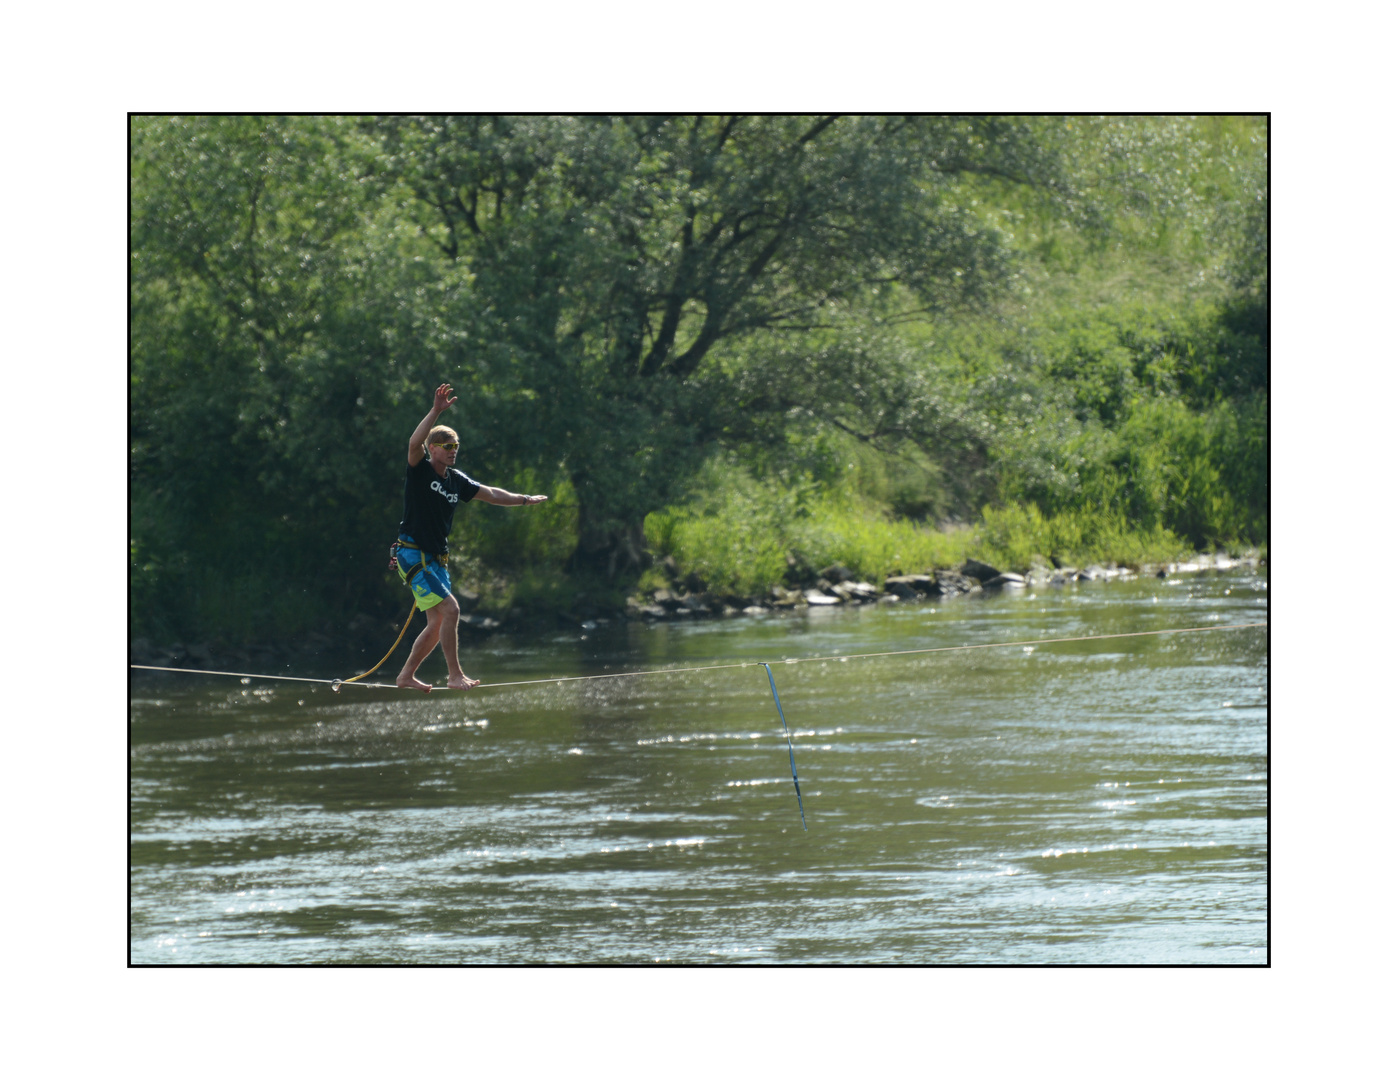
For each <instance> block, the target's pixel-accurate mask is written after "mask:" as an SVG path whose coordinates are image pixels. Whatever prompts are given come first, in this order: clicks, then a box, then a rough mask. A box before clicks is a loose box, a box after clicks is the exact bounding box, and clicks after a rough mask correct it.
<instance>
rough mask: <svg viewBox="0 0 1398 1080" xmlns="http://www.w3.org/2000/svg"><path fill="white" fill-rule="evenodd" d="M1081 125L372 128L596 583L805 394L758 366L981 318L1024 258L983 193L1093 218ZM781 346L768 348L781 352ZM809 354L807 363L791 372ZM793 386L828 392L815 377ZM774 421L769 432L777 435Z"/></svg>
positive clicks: (706, 120) (506, 423)
mask: <svg viewBox="0 0 1398 1080" xmlns="http://www.w3.org/2000/svg"><path fill="white" fill-rule="evenodd" d="M1060 127H1061V125H1058V124H1057V122H1056V121H1052V120H1034V119H1015V118H1002V117H912V118H910V117H835V116H823V117H786V116H777V117H773V116H756V117H744V116H722V117H720V116H689V117H673V116H661V117H641V116H630V117H584V118H576V117H529V118H512V117H404V118H394V119H390V120H379V121H373V122H371V123H369V124H368V125H367V129H368V130H369V131H371V132H372V133H373V134H374V135H375V136H376V137H379V138H381V139H382V141H383V145H384V149H385V153H384V158H383V163H384V168H385V171H386V173H387V174H389V175H391V176H393V177H395V178H398V179H401V181H402V182H403V183H404V184H405V185H406V186H407V187H408V188H409V189H410V190H411V191H412V192H413V194H414V196H415V198H416V206H417V209H416V211H415V215H416V221H417V224H418V226H419V228H420V229H421V230H422V233H423V235H425V236H427V237H430V238H431V239H432V240H433V242H434V243H435V244H436V245H437V248H438V250H439V251H440V253H441V255H442V257H443V259H444V260H446V261H447V262H449V263H451V264H453V266H454V267H455V269H454V270H453V271H452V272H453V273H455V274H456V275H457V279H458V280H460V281H461V283H462V287H461V289H460V291H459V293H457V295H456V297H455V299H456V301H457V302H456V303H455V305H454V306H453V307H452V309H451V310H450V312H449V314H448V315H447V317H448V318H449V319H451V320H454V323H455V324H456V325H458V326H460V327H462V328H463V337H464V339H465V341H466V344H467V347H466V348H464V349H463V351H462V354H461V362H462V364H463V365H465V366H466V367H467V368H468V370H469V371H470V372H471V375H472V381H473V383H474V384H475V385H477V386H479V387H482V388H488V390H489V391H490V392H492V393H493V394H494V395H495V396H494V397H493V398H492V404H493V405H495V406H496V408H494V410H493V411H492V414H491V415H490V416H482V417H480V418H479V419H480V420H481V423H482V424H483V425H485V426H487V427H489V428H490V429H491V437H492V438H494V439H497V440H499V441H500V442H502V443H503V444H505V445H509V446H510V447H511V448H512V450H513V452H514V453H515V454H516V455H517V456H518V457H519V459H520V460H521V461H527V462H528V463H530V464H533V465H539V466H544V467H549V466H554V467H558V466H560V465H561V467H562V468H563V469H564V470H565V471H566V473H567V476H568V478H569V480H570V481H571V483H572V487H573V490H574V491H575V492H576V494H577V498H578V502H579V537H578V547H577V551H576V553H575V556H574V565H575V566H579V567H582V566H587V567H591V568H594V569H600V570H604V571H606V572H608V573H615V572H616V570H617V569H618V568H619V567H621V566H624V565H626V564H628V563H630V564H634V563H636V562H638V561H639V559H640V557H641V552H642V549H643V542H644V538H643V533H642V528H641V523H642V521H643V519H644V517H645V514H646V513H647V512H648V511H650V510H653V509H657V508H658V507H660V506H663V505H664V504H665V503H666V501H668V500H669V499H670V498H672V497H673V496H674V495H675V494H676V493H677V491H678V485H680V484H681V483H682V482H683V481H684V480H685V479H686V478H687V477H688V476H690V475H692V474H693V472H694V470H695V468H696V467H697V464H698V462H699V461H700V460H702V459H703V458H704V457H705V456H707V454H708V453H709V452H710V451H711V450H712V448H713V447H714V445H715V444H716V443H717V442H718V441H721V440H722V439H724V438H726V437H727V438H732V437H735V436H737V437H741V436H743V435H746V434H749V433H751V431H752V429H753V426H754V425H755V424H758V423H761V422H762V421H763V420H764V419H766V420H771V419H772V418H773V417H779V416H780V415H781V410H782V409H784V408H786V407H787V406H788V405H789V401H790V395H786V394H781V393H771V392H766V391H763V390H761V389H757V390H755V391H754V390H753V388H752V383H751V380H746V381H744V380H741V379H739V378H737V377H736V373H737V371H738V370H739V369H740V368H741V366H742V356H741V354H740V353H739V349H740V348H741V349H742V350H745V351H747V352H751V351H754V350H760V349H762V348H764V347H766V348H771V347H773V343H774V342H778V341H780V340H782V339H784V338H785V339H789V338H791V337H792V336H794V335H795V334H797V333H803V334H804V333H810V332H812V331H816V330H825V331H830V330H832V329H833V328H837V327H839V326H840V325H841V324H842V323H843V322H847V321H848V320H847V315H848V313H849V311H850V310H851V309H853V308H856V307H857V308H859V309H861V310H863V311H866V312H869V313H873V314H879V315H882V316H884V317H892V316H895V315H908V314H910V313H918V314H920V315H922V316H927V315H928V314H931V313H936V312H942V311H946V310H949V309H953V308H957V307H962V306H966V305H970V304H975V303H977V302H979V301H984V300H986V299H987V298H989V297H992V296H994V295H995V294H996V290H997V289H999V288H1001V287H1003V286H1004V285H1005V284H1006V283H1007V282H1008V281H1010V280H1011V278H1012V274H1013V264H1012V260H1011V258H1010V249H1009V245H1008V243H1007V238H1006V237H1005V236H1004V235H1003V232H1002V230H1001V229H1000V228H999V227H998V225H997V224H996V223H995V221H994V220H993V219H992V218H991V217H990V216H988V215H987V214H986V213H985V212H984V210H983V208H981V207H980V206H978V205H976V200H975V199H974V198H973V197H971V196H970V195H968V194H967V192H966V191H965V190H964V189H963V187H962V186H961V182H962V180H963V179H964V178H966V177H968V176H981V177H985V178H988V179H990V180H993V181H994V182H996V183H999V184H1007V183H1013V184H1019V185H1024V186H1027V187H1032V188H1033V189H1034V190H1036V191H1038V192H1041V193H1042V195H1043V196H1044V198H1045V199H1046V200H1047V201H1048V202H1050V203H1053V204H1055V205H1058V206H1059V207H1060V208H1061V209H1063V210H1065V211H1067V212H1076V210H1075V208H1081V207H1082V206H1086V205H1088V203H1087V202H1086V201H1085V200H1082V199H1081V198H1079V197H1078V195H1077V193H1076V189H1075V188H1074V187H1073V182H1072V177H1071V176H1070V171H1069V169H1068V168H1067V166H1066V164H1065V161H1066V157H1065V153H1064V141H1063V138H1062V134H1063V133H1062V131H1061V130H1060ZM764 343H765V344H764ZM787 351H788V352H789V351H790V350H789V349H788V350H787ZM778 377H780V378H783V379H786V380H802V379H805V378H807V374H806V372H804V371H803V369H802V365H801V364H800V363H799V362H794V363H789V364H787V365H785V369H784V370H783V371H781V372H780V373H779V375H778ZM759 414H760V415H759Z"/></svg>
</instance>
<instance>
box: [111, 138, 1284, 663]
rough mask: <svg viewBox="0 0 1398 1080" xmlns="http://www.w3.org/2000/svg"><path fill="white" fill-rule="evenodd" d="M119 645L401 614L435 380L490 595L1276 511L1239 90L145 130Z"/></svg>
mask: <svg viewBox="0 0 1398 1080" xmlns="http://www.w3.org/2000/svg"><path fill="white" fill-rule="evenodd" d="M131 145H132V162H131V170H132V216H131V219H132V277H131V282H132V293H131V341H132V348H131V432H132V442H131V517H132V537H131V598H132V615H133V625H134V627H135V629H136V632H137V633H138V634H145V635H147V636H151V637H155V638H157V639H159V638H167V639H168V638H171V637H196V636H197V637H203V638H210V637H222V638H224V639H225V640H228V641H241V640H245V639H252V638H263V639H266V638H285V637H289V636H291V635H293V634H295V633H297V632H300V631H303V630H306V629H310V628H315V629H322V630H324V629H325V628H327V627H331V626H336V627H343V626H344V625H345V624H346V623H347V622H348V621H349V620H350V619H352V618H353V617H354V616H355V615H356V614H361V613H368V614H371V615H373V616H375V617H378V616H381V615H382V616H386V617H391V616H392V615H393V613H395V612H396V610H397V609H398V608H399V607H401V606H402V601H403V597H402V595H401V587H400V586H398V584H397V582H396V578H394V577H393V576H392V575H391V574H389V573H388V572H387V571H386V570H385V563H386V552H387V547H388V544H389V542H390V541H391V540H392V537H393V536H394V534H395V529H396V525H397V521H398V517H399V514H400V509H401V508H400V500H401V485H402V469H403V465H404V452H405V443H406V439H407V435H408V433H409V432H411V430H412V428H413V426H414V425H415V423H416V422H417V420H418V419H420V418H421V416H422V414H423V413H424V412H425V411H426V408H427V405H428V404H429V403H430V396H431V388H432V387H433V386H435V385H436V384H437V383H438V382H440V381H442V380H443V379H446V380H449V381H451V382H452V383H453V385H454V386H455V388H456V392H457V394H458V396H459V397H460V402H459V403H458V405H457V406H456V407H455V409H454V410H453V412H452V413H450V414H448V416H447V417H446V418H445V419H446V420H448V421H450V422H451V423H452V424H453V426H455V427H456V428H457V430H458V431H459V432H460V433H461V437H462V453H461V463H462V466H463V467H464V468H466V469H467V471H469V472H470V473H472V475H474V476H476V477H478V478H479V479H482V480H485V481H487V482H491V483H499V484H503V485H505V486H510V487H513V488H515V489H516V490H531V491H543V492H548V493H550V494H551V495H552V498H551V501H550V502H549V503H547V504H544V505H543V506H540V507H537V508H533V509H531V510H529V511H527V512H522V511H511V510H508V509H504V508H497V507H488V506H483V505H479V504H477V505H473V506H471V507H470V508H468V509H466V510H464V511H463V512H461V513H459V514H458V516H457V527H456V532H455V535H454V537H453V548H454V551H455V552H456V553H457V554H456V556H455V558H456V563H455V565H456V567H457V572H458V577H464V579H466V580H469V581H470V582H471V583H472V587H473V588H478V589H479V591H480V592H481V593H482V606H483V609H484V610H488V611H492V612H499V611H504V610H507V609H510V608H516V609H520V610H525V611H539V612H546V611H549V610H573V611H577V610H580V609H583V608H596V609H599V610H600V609H604V608H607V607H612V606H618V605H620V603H621V602H622V601H623V600H624V598H625V596H626V595H627V593H628V592H630V591H631V590H633V589H635V588H637V587H640V586H646V585H650V586H655V585H658V584H660V583H662V582H663V581H667V580H668V578H667V577H666V576H665V575H664V574H663V573H662V572H661V569H660V566H659V560H669V562H668V563H667V565H668V566H669V567H670V568H671V569H672V571H673V572H676V573H677V574H678V576H679V577H680V578H681V579H686V578H688V579H690V580H692V581H696V582H698V581H702V582H703V583H704V584H705V585H706V586H707V587H708V588H710V589H713V590H716V591H725V592H731V593H733V594H735V595H748V594H752V593H755V592H758V591H760V590H762V589H763V588H764V587H765V586H767V585H769V584H771V583H773V582H776V581H778V580H781V579H782V578H783V576H784V575H787V574H789V573H790V572H791V571H792V569H793V567H794V568H796V569H798V570H802V571H803V572H804V571H809V570H815V569H819V568H820V567H823V566H825V565H828V564H830V563H834V562H839V563H843V564H844V565H846V566H848V567H849V568H850V569H852V570H854V571H855V572H856V573H858V574H860V575H861V576H863V577H865V578H867V579H869V580H871V581H881V580H882V579H883V577H884V576H886V575H888V574H891V573H893V572H895V571H897V570H903V571H908V572H911V571H915V570H923V569H926V568H927V567H929V566H949V565H954V564H956V563H958V562H960V561H961V560H962V559H964V558H966V557H967V556H975V557H979V558H983V559H985V560H986V561H990V562H994V563H997V564H1003V565H1004V566H1005V567H1006V568H1019V569H1022V568H1024V567H1027V566H1028V565H1029V564H1030V563H1031V562H1032V561H1033V560H1035V559H1036V558H1051V557H1056V558H1059V559H1061V560H1063V561H1066V562H1086V561H1089V560H1115V561H1117V562H1122V563H1131V562H1141V561H1160V560H1164V559H1168V558H1170V557H1172V556H1175V555H1179V554H1181V553H1183V552H1186V551H1188V550H1191V549H1197V548H1208V547H1228V546H1238V545H1247V544H1257V543H1260V542H1262V541H1264V540H1265V537H1266V532H1267V514H1268V493H1267V393H1268V381H1267V380H1268V367H1267V348H1268V343H1267V324H1268V316H1267V308H1266V297H1267V280H1266V273H1267V257H1266V252H1267V248H1266V223H1267V202H1266V200H1267V190H1266V175H1267V163H1266V160H1267V159H1266V126H1265V121H1264V120H1262V119H1261V118H1254V117H1207V118H1197V119H1195V118H1170V117H1164V118H1160V117H1148V118H1139V117H1115V118H1077V117H1069V118H1037V117H912V118H908V117H843V118H823V117H523V118H511V117H388V118H371V117H370V118H352V117H350V118H343V117H336V118H322V117H198V118H190V117H158V118H156V117H138V118H135V119H134V120H133V121H132V141H131Z"/></svg>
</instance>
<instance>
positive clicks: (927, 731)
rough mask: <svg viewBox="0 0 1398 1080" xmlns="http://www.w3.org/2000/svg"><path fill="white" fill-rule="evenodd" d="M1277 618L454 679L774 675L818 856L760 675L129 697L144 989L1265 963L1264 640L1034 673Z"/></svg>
mask: <svg viewBox="0 0 1398 1080" xmlns="http://www.w3.org/2000/svg"><path fill="white" fill-rule="evenodd" d="M1267 606H1268V605H1267V577H1266V568H1265V567H1263V568H1261V569H1256V568H1253V569H1235V570H1229V571H1225V572H1218V571H1207V572H1202V573H1192V574H1191V573H1180V574H1176V575H1174V576H1172V577H1169V578H1166V579H1163V580H1162V579H1159V578H1155V577H1145V578H1139V579H1135V580H1120V581H1109V582H1082V583H1079V584H1076V585H1071V586H1066V587H1057V588H1052V587H1037V588H1033V589H1029V590H1013V591H1006V592H1004V593H1001V594H998V595H994V594H991V595H983V596H972V597H963V598H960V599H956V600H949V601H945V602H923V603H900V604H878V605H870V606H866V607H861V608H854V609H843V608H840V609H828V608H826V609H812V610H810V611H808V612H804V613H795V614H781V615H777V614H774V615H770V616H765V617H755V618H754V617H740V618H731V619H725V620H718V621H707V622H694V623H689V624H684V623H661V624H655V625H647V624H645V623H637V622H619V621H618V622H613V623H610V624H607V625H604V626H599V627H597V628H595V629H591V630H587V631H584V630H582V629H579V630H577V631H574V632H566V633H564V632H559V633H554V634H545V635H542V636H536V637H532V638H524V637H512V636H507V635H497V636H495V637H493V638H490V639H488V640H486V641H485V642H483V643H465V644H464V645H463V650H462V659H463V666H464V667H465V670H466V671H467V673H468V674H470V675H473V676H474V677H477V678H481V679H483V680H484V681H485V682H505V681H516V680H527V679H543V678H550V677H557V676H572V675H591V674H601V673H611V672H617V671H633V670H638V669H653V668H665V667H667V666H684V667H696V666H706V665H722V664H735V663H741V662H753V661H768V662H771V664H772V673H773V676H774V678H775V681H776V686H777V689H778V691H779V693H780V696H781V704H782V707H783V709H784V711H785V716H786V722H787V724H788V725H789V726H790V730H791V735H792V742H793V746H794V751H795V761H796V768H797V772H798V775H799V779H800V786H801V795H802V801H803V803H804V811H805V817H806V824H807V826H808V830H806V831H803V829H802V822H801V816H800V812H799V808H798V804H797V798H796V792H795V790H794V785H793V783H792V776H791V770H790V766H789V764H788V750H787V742H786V739H785V736H784V735H783V730H782V723H781V720H780V718H779V716H778V713H777V710H776V707H775V705H774V703H773V699H772V694H771V691H770V690H769V688H768V680H767V674H766V671H765V670H764V669H763V668H762V667H761V666H748V667H738V668H726V669H721V670H711V671H699V672H689V673H685V672H675V673H667V674H660V675H653V676H646V677H628V678H617V679H605V680H595V681H587V682H577V683H550V684H542V685H535V686H522V687H504V688H500V689H480V690H477V691H472V692H470V693H466V694H458V693H452V692H434V693H433V694H431V695H421V694H408V693H406V692H398V691H393V690H376V689H364V688H358V687H353V688H351V687H346V688H344V689H343V690H342V691H341V692H340V693H339V694H335V693H332V692H331V690H330V688H329V687H327V686H323V685H321V686H316V685H310V684H305V683H291V682H272V681H265V680H260V679H252V680H247V681H241V680H239V679H236V678H227V677H213V676H202V677H200V676H191V675H145V674H140V673H138V674H137V675H136V677H135V678H133V682H132V691H131V702H130V791H131V803H130V835H131V851H130V873H131V879H130V902H131V915H130V960H131V962H132V963H133V964H137V965H146V964H572V963H587V964H597V963H601V964H666V963H669V964H1243V965H1249V964H1266V963H1267V962H1268V927H1269V923H1268V774H1269V773H1268V710H1267V701H1268V697H1267V693H1268V690H1267V687H1268V638H1267V630H1266V628H1262V627H1259V628H1253V629H1235V630H1228V629H1219V630H1210V631H1207V632H1199V633H1187V634H1165V635H1157V636H1142V637H1130V638H1115V639H1110V640H1104V641H1075V642H1049V641H1047V640H1045V639H1049V638H1063V637H1076V636H1086V635H1093V636H1102V635H1109V634H1127V633H1138V632H1140V631H1154V630H1163V629H1173V628H1188V627H1199V626H1215V625H1219V626H1222V625H1225V624H1235V623H1245V622H1261V621H1264V620H1266V618H1267ZM1006 641H1015V642H1024V641H1029V642H1035V644H1031V645H1015V646H1012V647H1009V648H984V649H970V650H963V651H953V652H940V653H924V654H914V655H904V656H889V657H881V658H859V657H857V656H851V654H860V653H876V652H893V651H899V650H912V649H931V648H941V647H948V646H961V645H973V644H989V643H998V642H1006ZM808 657H830V658H832V659H825V660H813V661H811V662H802V663H796V664H791V663H781V661H785V660H800V659H804V658H808ZM839 657H850V658H849V659H843V660H842V659H839ZM395 659H397V658H395ZM433 665H435V666H433ZM393 666H395V662H394V661H390V665H389V667H393ZM443 670H444V669H443V667H442V665H441V664H440V661H439V659H437V658H434V659H433V660H432V661H430V662H429V665H428V666H426V667H425V668H424V674H425V675H426V676H427V677H432V676H434V675H435V676H436V677H437V678H438V679H439V680H440V679H441V676H442V673H443ZM297 673H298V674H306V675H315V676H319V675H322V674H325V675H329V674H337V673H323V672H315V671H307V672H297ZM341 674H342V673H341Z"/></svg>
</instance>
